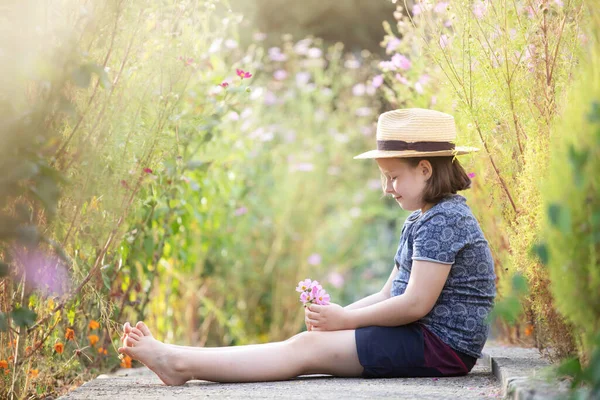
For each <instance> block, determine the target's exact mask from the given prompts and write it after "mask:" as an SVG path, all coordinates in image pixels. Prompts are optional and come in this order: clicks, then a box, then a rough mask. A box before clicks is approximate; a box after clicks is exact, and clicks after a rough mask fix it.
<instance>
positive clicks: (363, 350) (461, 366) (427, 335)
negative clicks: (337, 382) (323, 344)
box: [355, 322, 477, 378]
mask: <svg viewBox="0 0 600 400" xmlns="http://www.w3.org/2000/svg"><path fill="white" fill-rule="evenodd" d="M355 338H356V349H357V351H358V360H359V361H360V365H362V366H363V368H364V370H363V372H362V376H363V377H364V378H400V377H442V376H460V375H466V374H468V373H469V371H471V369H473V366H474V365H475V363H476V362H477V359H476V358H475V357H472V356H469V355H467V354H464V353H461V352H459V351H456V350H454V349H452V348H451V347H450V346H448V345H447V344H446V343H444V342H443V341H442V340H441V339H440V338H438V337H437V336H436V335H435V334H434V333H433V332H431V331H430V330H429V329H427V328H426V327H425V326H424V325H423V324H421V323H418V322H414V323H411V324H408V325H401V326H391V327H389V326H367V327H363V328H358V329H356V331H355Z"/></svg>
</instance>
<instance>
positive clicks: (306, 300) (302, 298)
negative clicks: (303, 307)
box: [300, 292, 312, 304]
mask: <svg viewBox="0 0 600 400" xmlns="http://www.w3.org/2000/svg"><path fill="white" fill-rule="evenodd" d="M311 300H312V298H311V295H310V293H309V292H302V294H301V295H300V301H301V302H302V303H304V304H306V303H309V302H310V301H311Z"/></svg>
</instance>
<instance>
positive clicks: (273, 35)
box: [230, 0, 395, 52]
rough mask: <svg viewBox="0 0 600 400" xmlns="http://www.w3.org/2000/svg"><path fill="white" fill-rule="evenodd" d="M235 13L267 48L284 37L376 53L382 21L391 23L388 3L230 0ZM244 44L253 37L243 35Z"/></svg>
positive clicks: (382, 0)
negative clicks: (262, 36)
mask: <svg viewBox="0 0 600 400" xmlns="http://www.w3.org/2000/svg"><path fill="white" fill-rule="evenodd" d="M230 4H231V8H232V9H233V11H234V12H239V13H242V14H243V15H244V17H245V18H244V20H245V21H244V23H243V25H242V26H243V27H244V30H245V31H247V32H250V33H252V32H255V31H256V30H258V31H260V32H262V33H264V34H266V35H267V43H269V45H277V44H278V43H279V42H280V40H281V36H282V35H283V34H291V35H292V36H293V37H294V39H296V40H297V39H299V38H304V37H307V36H313V37H317V38H321V39H324V40H325V42H326V43H328V44H334V43H336V42H341V43H343V44H344V45H345V47H346V48H347V49H348V51H353V52H360V51H362V50H363V49H367V50H370V51H372V52H379V51H380V47H379V42H380V41H381V38H382V36H383V34H384V31H383V29H382V26H381V23H382V21H389V22H393V15H392V14H393V12H394V8H395V6H394V4H392V2H391V1H390V0H375V1H369V2H364V1H360V0H344V1H336V0H305V1H301V2H299V1H291V0H250V1H248V0H230ZM242 38H243V39H242V41H243V44H244V45H247V44H248V43H249V42H250V41H251V40H252V39H251V38H252V35H251V34H249V35H243V36H242Z"/></svg>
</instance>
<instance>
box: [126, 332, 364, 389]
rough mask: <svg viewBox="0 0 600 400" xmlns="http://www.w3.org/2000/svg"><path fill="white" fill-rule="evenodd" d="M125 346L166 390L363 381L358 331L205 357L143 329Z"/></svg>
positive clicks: (313, 334)
mask: <svg viewBox="0 0 600 400" xmlns="http://www.w3.org/2000/svg"><path fill="white" fill-rule="evenodd" d="M144 327H145V325H144ZM146 329H147V328H145V330H146ZM148 332H149V331H148ZM124 336H125V335H124ZM125 341H126V346H125V347H121V348H119V352H121V353H125V354H128V355H129V356H131V357H132V358H134V359H137V360H140V361H141V362H142V363H144V364H145V365H146V366H148V368H150V369H151V370H152V371H154V372H155V373H156V374H157V375H158V376H159V377H160V378H161V379H162V380H163V382H165V384H167V385H181V384H183V383H185V382H187V381H188V380H190V379H204V380H209V381H215V382H261V381H276V380H286V379H290V378H294V377H296V376H298V375H303V374H330V375H335V376H360V374H361V373H362V371H363V368H362V366H361V365H360V363H359V361H358V355H357V353H356V342H355V339H354V331H353V330H344V331H330V332H323V331H312V332H302V333H301V334H298V335H296V336H294V337H292V338H290V339H288V340H286V341H283V342H275V343H267V344H259V345H250V346H235V347H230V348H226V349H222V350H217V349H216V348H213V349H212V350H210V351H205V352H198V351H190V350H188V349H186V348H185V347H184V348H173V347H170V346H168V345H165V344H164V343H162V342H159V341H158V340H156V339H154V338H153V337H152V336H149V335H145V334H144V332H143V331H142V330H140V329H138V328H132V329H131V331H130V333H129V335H128V336H127V337H126V340H125Z"/></svg>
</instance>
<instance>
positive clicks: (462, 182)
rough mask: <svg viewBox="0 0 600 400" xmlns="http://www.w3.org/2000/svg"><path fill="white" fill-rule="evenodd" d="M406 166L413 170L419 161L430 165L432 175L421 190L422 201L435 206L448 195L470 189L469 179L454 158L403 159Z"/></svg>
mask: <svg viewBox="0 0 600 400" xmlns="http://www.w3.org/2000/svg"><path fill="white" fill-rule="evenodd" d="M403 160H406V162H408V164H409V165H410V166H411V167H413V168H415V167H416V166H417V165H419V162H421V160H427V161H429V162H430V163H431V168H432V170H433V171H432V174H431V177H430V178H429V180H428V181H427V183H426V184H425V189H424V190H423V199H422V200H423V201H424V202H425V203H430V204H435V203H437V202H438V201H440V200H442V199H443V198H444V197H447V196H449V195H450V194H456V192H458V191H459V190H466V189H469V188H470V187H471V178H469V176H468V175H467V173H466V172H465V170H464V168H463V167H462V165H460V162H459V161H458V159H457V158H456V157H453V156H448V157H418V158H404V159H403Z"/></svg>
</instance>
